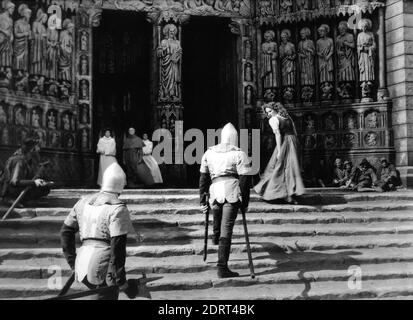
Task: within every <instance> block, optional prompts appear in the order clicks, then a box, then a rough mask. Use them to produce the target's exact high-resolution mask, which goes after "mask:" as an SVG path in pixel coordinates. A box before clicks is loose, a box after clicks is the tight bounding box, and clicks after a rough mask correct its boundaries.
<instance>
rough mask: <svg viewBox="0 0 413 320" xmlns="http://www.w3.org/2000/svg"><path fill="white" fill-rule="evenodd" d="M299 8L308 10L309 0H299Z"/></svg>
mask: <svg viewBox="0 0 413 320" xmlns="http://www.w3.org/2000/svg"><path fill="white" fill-rule="evenodd" d="M296 2H297V9H298V10H299V11H300V10H308V0H297V1H296Z"/></svg>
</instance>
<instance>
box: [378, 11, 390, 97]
mask: <svg viewBox="0 0 413 320" xmlns="http://www.w3.org/2000/svg"><path fill="white" fill-rule="evenodd" d="M378 10H379V26H378V27H379V28H378V30H377V35H378V47H379V50H378V55H379V87H378V90H377V101H380V102H382V101H387V100H388V97H389V92H388V90H387V78H386V73H387V72H386V40H385V17H384V7H380V8H379V9H378Z"/></svg>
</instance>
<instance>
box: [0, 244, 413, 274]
mask: <svg viewBox="0 0 413 320" xmlns="http://www.w3.org/2000/svg"><path fill="white" fill-rule="evenodd" d="M253 259H254V266H255V268H257V269H259V268H268V269H273V270H277V272H287V271H297V270H298V271H299V270H306V271H311V270H328V269H337V268H340V269H342V268H346V269H347V268H348V267H350V266H352V265H362V264H380V263H397V262H404V263H412V262H413V248H412V247H409V248H393V247H390V248H374V249H351V250H325V251H303V252H291V253H287V252H283V251H279V252H253ZM216 261H217V256H216V254H211V255H208V259H207V261H206V262H204V261H203V258H202V255H186V256H170V257H128V259H127V262H126V268H127V271H128V272H129V273H130V274H141V273H157V274H164V273H194V272H203V271H208V270H215V269H216ZM56 266H59V267H60V268H62V270H63V272H64V274H66V275H67V274H69V273H70V270H69V268H68V266H67V263H66V261H65V259H64V258H63V257H61V258H50V257H47V258H36V259H31V260H27V261H26V262H25V265H24V266H22V260H14V259H7V260H3V262H2V264H1V265H0V270H2V271H1V276H0V279H1V278H5V277H11V275H12V277H13V278H17V277H18V276H17V275H19V274H21V277H32V278H39V275H47V274H49V273H50V271H49V270H50V269H51V268H52V269H53V268H55V267H56ZM229 266H230V268H233V269H241V270H247V271H246V273H248V270H249V269H248V268H249V267H248V259H247V254H246V253H245V252H243V253H234V254H232V255H231V257H230V262H229ZM19 277H20V276H19ZM0 281H1V280H0Z"/></svg>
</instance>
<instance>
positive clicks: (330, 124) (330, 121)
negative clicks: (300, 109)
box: [324, 114, 336, 131]
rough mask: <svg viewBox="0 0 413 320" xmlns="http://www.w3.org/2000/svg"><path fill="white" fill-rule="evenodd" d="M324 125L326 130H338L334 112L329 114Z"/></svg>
mask: <svg viewBox="0 0 413 320" xmlns="http://www.w3.org/2000/svg"><path fill="white" fill-rule="evenodd" d="M324 126H325V129H326V130H329V131H335V130H336V122H335V121H334V117H333V115H332V114H329V115H328V116H327V117H326V119H325V122H324Z"/></svg>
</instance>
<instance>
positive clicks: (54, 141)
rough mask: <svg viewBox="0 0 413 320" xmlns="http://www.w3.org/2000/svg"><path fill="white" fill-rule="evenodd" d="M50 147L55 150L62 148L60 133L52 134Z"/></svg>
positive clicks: (54, 132)
mask: <svg viewBox="0 0 413 320" xmlns="http://www.w3.org/2000/svg"><path fill="white" fill-rule="evenodd" d="M49 146H50V147H51V148H54V149H57V148H60V136H59V133H58V132H56V131H53V132H52V133H51V134H50V139H49Z"/></svg>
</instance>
